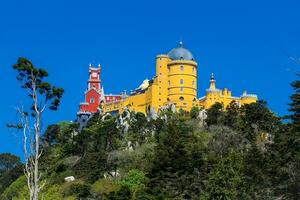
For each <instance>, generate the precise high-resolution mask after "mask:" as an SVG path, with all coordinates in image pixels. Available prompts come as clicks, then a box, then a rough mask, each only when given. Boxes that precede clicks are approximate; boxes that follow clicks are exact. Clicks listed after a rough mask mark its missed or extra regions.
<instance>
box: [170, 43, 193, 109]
mask: <svg viewBox="0 0 300 200" xmlns="http://www.w3.org/2000/svg"><path fill="white" fill-rule="evenodd" d="M168 57H169V59H170V61H169V62H168V66H167V67H168V101H169V102H170V103H174V104H175V105H176V108H177V109H183V110H187V111H190V109H191V108H192V107H193V106H196V105H197V63H196V62H195V61H194V57H193V55H192V53H191V52H190V51H189V50H187V49H185V48H184V47H183V44H182V42H180V43H179V47H177V48H174V49H172V50H171V51H170V52H169V53H168Z"/></svg>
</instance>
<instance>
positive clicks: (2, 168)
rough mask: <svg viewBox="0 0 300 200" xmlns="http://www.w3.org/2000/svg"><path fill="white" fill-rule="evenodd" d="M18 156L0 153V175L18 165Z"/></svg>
mask: <svg viewBox="0 0 300 200" xmlns="http://www.w3.org/2000/svg"><path fill="white" fill-rule="evenodd" d="M20 164H21V162H20V158H19V157H17V156H15V155H12V154H10V153H2V154H0V175H1V174H3V173H5V172H7V171H8V170H10V169H13V168H14V167H16V166H17V165H20Z"/></svg>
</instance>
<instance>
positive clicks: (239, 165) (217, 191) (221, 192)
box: [201, 152, 244, 200]
mask: <svg viewBox="0 0 300 200" xmlns="http://www.w3.org/2000/svg"><path fill="white" fill-rule="evenodd" d="M243 160H244V158H243V155H242V154H241V153H239V152H231V153H230V154H229V155H228V156H227V157H225V158H223V159H221V160H220V161H219V163H218V164H217V165H216V167H215V168H214V169H212V171H211V172H210V174H209V177H208V182H207V185H206V192H205V193H204V195H203V196H202V197H201V199H203V200H204V199H205V200H209V199H241V198H239V192H240V191H239V190H241V186H242V185H243V182H244V177H243V173H242V172H243V167H244V166H243Z"/></svg>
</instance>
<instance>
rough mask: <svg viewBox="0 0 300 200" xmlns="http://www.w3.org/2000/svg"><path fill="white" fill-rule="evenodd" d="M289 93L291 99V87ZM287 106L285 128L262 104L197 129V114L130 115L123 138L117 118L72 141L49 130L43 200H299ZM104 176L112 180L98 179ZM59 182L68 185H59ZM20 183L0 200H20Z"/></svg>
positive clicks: (70, 135) (96, 119) (69, 133)
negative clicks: (154, 116)
mask: <svg viewBox="0 0 300 200" xmlns="http://www.w3.org/2000/svg"><path fill="white" fill-rule="evenodd" d="M293 86H294V87H295V90H296V94H298V93H299V89H298V88H299V84H298V83H296V82H295V83H293ZM291 100H292V103H291V105H290V106H291V109H290V110H291V111H292V113H291V116H290V120H291V121H289V122H288V123H285V124H282V122H281V121H280V119H279V118H278V117H277V116H276V115H275V114H274V113H273V112H271V111H270V110H269V109H268V107H267V104H266V103H265V102H263V101H259V102H256V103H252V104H248V105H244V106H242V107H240V106H238V105H237V104H236V102H234V101H233V102H231V103H230V105H229V106H228V107H227V108H225V109H224V108H223V105H222V104H218V103H217V104H215V105H213V106H212V107H211V108H210V109H209V110H208V111H207V115H208V118H207V119H206V123H207V125H208V126H204V127H203V126H202V123H200V119H198V118H197V116H198V114H199V109H197V108H193V109H192V110H191V112H190V113H186V112H176V113H173V112H172V111H171V110H166V111H164V112H161V113H160V117H159V118H158V119H156V120H153V119H152V120H148V119H147V118H146V117H145V116H144V115H143V114H142V113H134V112H132V113H131V119H130V120H128V124H129V129H128V132H127V133H124V131H122V130H121V129H120V128H119V127H117V120H118V116H111V117H108V118H106V119H105V120H104V121H103V120H101V115H100V114H95V115H94V116H93V118H92V119H91V120H90V121H89V122H88V125H87V127H86V128H84V129H83V130H82V131H81V132H80V133H78V132H77V127H78V126H77V125H76V124H74V123H69V122H63V123H60V124H58V125H51V126H49V127H48V129H47V131H46V132H45V134H44V137H43V145H42V146H43V150H44V154H43V156H42V161H41V162H42V166H43V168H42V169H43V171H44V172H45V179H47V183H48V185H47V186H46V187H45V189H44V190H43V191H42V193H43V194H44V197H45V198H46V199H68V198H69V199H80V198H81V199H111V200H121V199H124V200H125V199H126V200H127V199H145V200H147V199H148V200H154V199H155V200H156V199H161V200H163V199H175V200H176V199H178V200H179V199H245V200H247V199H249V200H250V199H266V200H271V199H299V195H300V194H299V188H300V185H299V183H300V176H299V174H300V149H299V148H300V147H299V146H300V145H299V141H300V139H299V129H298V126H299V121H298V115H299V114H298V107H299V101H298V96H297V95H292V98H291ZM264 134H267V135H268V136H269V137H264V136H265V135H264ZM259 138H260V139H259ZM112 173H118V175H117V176H116V177H113V178H104V174H105V175H108V174H112ZM66 176H74V177H75V178H76V180H75V181H74V182H70V183H66V182H65V181H64V178H65V177H66ZM22 178H23V182H22V181H21V180H20V179H17V180H16V181H15V182H13V183H12V184H11V185H10V186H9V187H7V188H6V190H5V192H4V193H3V194H2V196H1V199H4V200H6V199H11V198H15V199H23V198H24V197H25V198H26V195H28V191H27V189H26V182H24V180H25V178H24V177H22ZM1 180H2V179H1V178H0V182H1Z"/></svg>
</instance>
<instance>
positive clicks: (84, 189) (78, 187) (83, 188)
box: [63, 182, 90, 198]
mask: <svg viewBox="0 0 300 200" xmlns="http://www.w3.org/2000/svg"><path fill="white" fill-rule="evenodd" d="M63 195H64V196H71V195H76V197H78V198H82V197H88V196H89V195H90V186H89V185H87V184H84V183H80V182H76V183H71V184H70V185H68V186H67V189H65V191H63Z"/></svg>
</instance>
